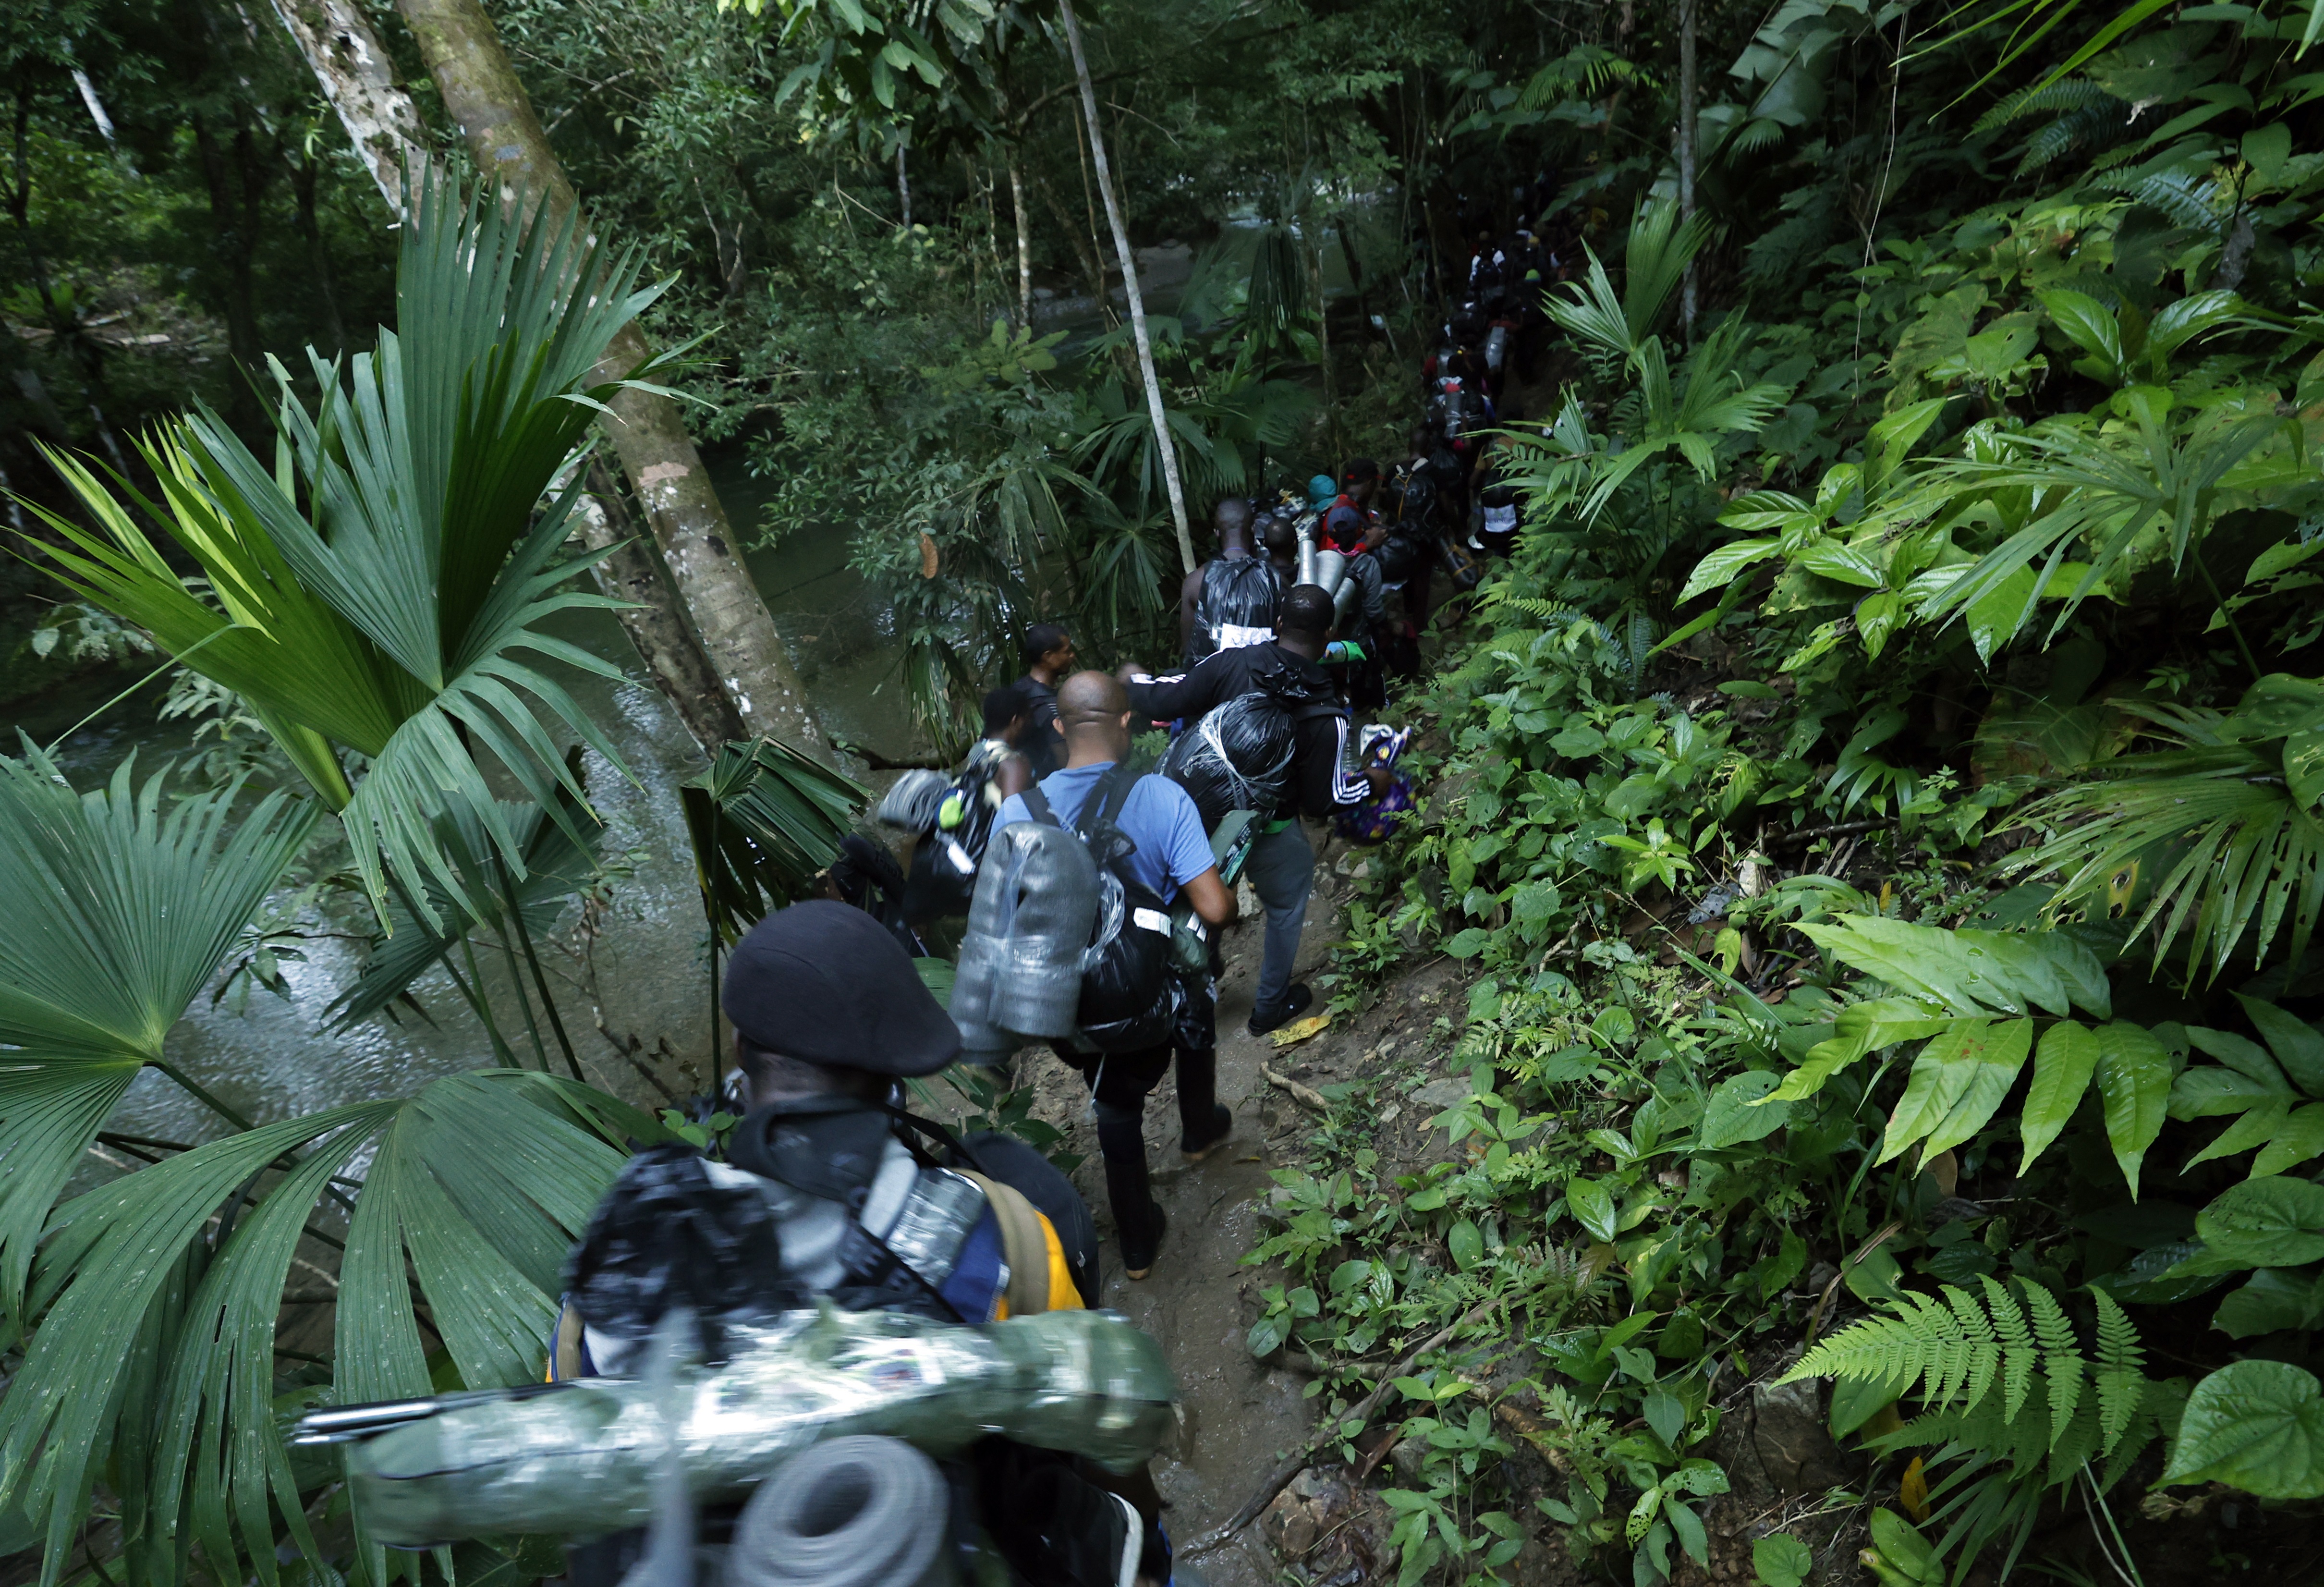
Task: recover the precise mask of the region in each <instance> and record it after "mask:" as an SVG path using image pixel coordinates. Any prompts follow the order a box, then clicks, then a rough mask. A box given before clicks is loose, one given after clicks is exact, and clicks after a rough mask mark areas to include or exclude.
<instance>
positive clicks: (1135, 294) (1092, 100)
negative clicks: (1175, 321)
mask: <svg viewBox="0 0 2324 1587" xmlns="http://www.w3.org/2000/svg"><path fill="white" fill-rule="evenodd" d="M1057 8H1058V11H1059V13H1060V14H1061V15H1062V17H1063V19H1064V22H1065V42H1066V44H1067V45H1068V46H1070V47H1071V49H1072V50H1073V54H1074V79H1075V80H1076V81H1077V82H1079V83H1080V84H1081V89H1082V115H1083V117H1084V120H1086V121H1087V122H1088V124H1089V136H1090V163H1091V164H1093V165H1094V166H1095V167H1096V168H1097V189H1098V191H1099V192H1100V193H1102V194H1103V195H1104V197H1105V217H1106V219H1107V221H1108V222H1109V223H1111V226H1112V227H1113V251H1114V252H1115V253H1116V254H1120V256H1121V284H1122V288H1123V290H1124V291H1127V292H1128V293H1129V294H1130V334H1131V335H1132V336H1133V337H1136V338H1137V341H1138V373H1139V374H1141V375H1143V376H1145V378H1146V411H1147V415H1148V417H1149V418H1150V419H1152V420H1154V444H1155V445H1156V446H1157V447H1159V448H1160V449H1161V453H1162V483H1163V484H1164V485H1165V486H1166V487H1167V489H1168V491H1169V493H1170V516H1171V518H1172V520H1173V521H1176V524H1177V526H1178V558H1179V560H1180V561H1181V562H1183V563H1185V570H1186V571H1187V572H1189V573H1192V572H1193V571H1194V532H1193V531H1192V530H1191V529H1190V528H1189V527H1188V525H1187V522H1186V491H1185V486H1184V485H1182V484H1179V483H1178V448H1177V447H1176V446H1174V445H1173V444H1172V443H1171V440H1170V421H1169V420H1168V419H1167V417H1166V416H1165V415H1164V413H1163V411H1162V378H1161V376H1160V375H1158V374H1156V373H1155V371H1154V343H1153V341H1152V339H1151V338H1150V337H1148V335H1147V334H1146V300H1145V297H1144V296H1143V295H1142V294H1141V293H1140V292H1139V290H1138V259H1137V256H1136V255H1135V254H1132V253H1131V252H1130V224H1129V222H1127V221H1126V220H1124V219H1123V218H1122V215H1121V198H1120V195H1119V194H1118V193H1116V192H1115V190H1114V186H1113V171H1112V170H1111V167H1110V166H1108V164H1107V163H1106V158H1105V134H1103V133H1102V131H1100V130H1099V126H1098V115H1097V88H1096V87H1095V86H1094V85H1093V84H1092V83H1091V81H1090V71H1089V61H1088V60H1087V59H1086V58H1085V57H1084V55H1083V54H1082V30H1081V24H1080V23H1077V22H1075V21H1074V7H1073V0H1058V7H1057ZM1100 291H1101V294H1102V291H1103V289H1102V286H1101V289H1100ZM1101 301H1102V296H1101Z"/></svg>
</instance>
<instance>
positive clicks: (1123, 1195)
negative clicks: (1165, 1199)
mask: <svg viewBox="0 0 2324 1587" xmlns="http://www.w3.org/2000/svg"><path fill="white" fill-rule="evenodd" d="M1058 1056H1061V1057H1063V1058H1064V1059H1065V1061H1066V1062H1067V1063H1069V1064H1072V1065H1073V1066H1075V1067H1076V1068H1078V1069H1080V1070H1081V1072H1082V1078H1083V1079H1084V1081H1086V1082H1087V1083H1088V1084H1089V1088H1090V1096H1091V1099H1092V1100H1093V1101H1094V1102H1095V1103H1097V1149H1098V1151H1099V1152H1100V1154H1101V1155H1102V1157H1103V1158H1104V1159H1105V1195H1106V1200H1107V1201H1108V1202H1109V1203H1110V1204H1111V1205H1112V1207H1113V1224H1114V1228H1115V1230H1116V1231H1117V1232H1118V1233H1119V1235H1120V1240H1121V1249H1122V1251H1123V1253H1124V1254H1125V1256H1127V1257H1131V1258H1140V1259H1142V1258H1146V1257H1149V1256H1151V1255H1152V1253H1153V1250H1154V1246H1155V1242H1156V1241H1157V1240H1158V1239H1160V1237H1161V1229H1160V1227H1159V1221H1158V1220H1157V1218H1156V1217H1155V1214H1154V1191H1153V1186H1152V1185H1151V1184H1150V1182H1149V1181H1148V1177H1147V1174H1146V1099H1147V1098H1148V1096H1150V1095H1152V1094H1153V1092H1154V1088H1155V1087H1156V1086H1157V1085H1159V1084H1162V1077H1163V1076H1164V1075H1167V1074H1168V1073H1169V1072H1170V1066H1171V1063H1172V1061H1173V1059H1174V1058H1175V1060H1176V1063H1177V1066H1178V1125H1179V1130H1180V1131H1181V1133H1182V1134H1183V1135H1184V1136H1185V1139H1187V1140H1196V1139H1198V1138H1199V1137H1201V1136H1202V1135H1204V1134H1207V1133H1208V1132H1209V1131H1210V1129H1211V1122H1212V1121H1211V1112H1212V1109H1213V1107H1215V1106H1216V1105H1217V1103H1218V1075H1219V1057H1218V1048H1217V1047H1213V1046H1207V1045H1206V1046H1203V1047H1180V1046H1177V1045H1176V1044H1175V1043H1171V1042H1163V1043H1161V1044H1160V1045H1158V1046H1156V1047H1148V1048H1146V1049H1145V1050H1143V1051H1141V1052H1133V1053H1076V1052H1070V1051H1068V1052H1063V1053H1060V1054H1059V1055H1058ZM1136 1265H1143V1264H1142V1262H1140V1263H1139V1264H1136ZM1090 1304H1092V1305H1093V1306H1094V1305H1096V1304H1097V1303H1096V1301H1095V1300H1094V1299H1093V1300H1092V1301H1091V1303H1090Z"/></svg>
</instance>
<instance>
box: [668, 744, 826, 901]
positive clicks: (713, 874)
mask: <svg viewBox="0 0 2324 1587" xmlns="http://www.w3.org/2000/svg"><path fill="white" fill-rule="evenodd" d="M678 795H679V798H680V799H681V800H682V801H683V803H684V805H685V807H686V831H687V836H688V837H690V838H692V839H693V841H694V865H695V878H696V881H697V882H699V884H700V885H701V888H702V903H703V909H704V910H705V913H707V914H708V916H709V918H710V924H711V927H712V929H713V930H715V932H716V933H717V934H718V937H719V940H720V941H722V942H726V943H732V942H734V941H736V940H738V939H739V938H740V937H742V933H743V932H745V931H747V930H749V929H750V928H751V927H752V926H754V925H756V924H757V923H758V921H759V919H760V918H761V916H763V915H765V914H766V913H767V911H768V910H770V909H777V908H779V907H780V906H781V905H784V904H787V903H789V902H790V901H792V900H794V899H797V898H799V897H801V896H803V895H804V894H805V892H806V890H807V887H808V885H809V884H810V883H812V882H813V881H814V880H815V876H816V872H819V871H821V870H822V869H823V868H824V867H825V866H826V865H828V864H830V863H831V862H832V860H833V859H834V858H835V857H836V856H837V854H838V853H839V845H840V841H841V840H842V839H843V838H844V837H845V836H846V835H847V833H848V829H849V825H850V823H851V822H852V820H853V817H854V816H855V813H856V812H857V811H859V810H861V809H862V807H863V806H864V805H865V803H866V802H867V801H869V800H870V798H871V792H870V790H868V789H864V788H862V787H860V786H858V785H857V784H856V783H855V782H853V780H850V779H848V778H846V777H844V776H842V775H841V774H840V773H838V772H836V771H834V770H831V769H830V768H829V767H827V766H823V765H820V764H818V763H816V761H810V760H808V759H807V757H806V756H805V755H802V754H800V753H799V752H798V751H797V750H794V749H792V748H791V747H790V746H789V745H788V744H783V743H777V742H776V741H775V740H773V739H768V738H762V739H760V740H757V741H756V742H754V743H731V744H724V745H721V746H720V748H719V751H718V753H717V754H716V755H715V757H713V758H712V760H711V762H710V768H709V770H706V771H705V772H703V773H702V774H701V775H700V776H699V777H696V778H692V779H690V780H687V782H686V783H684V784H682V785H681V786H680V787H679V789H678Z"/></svg>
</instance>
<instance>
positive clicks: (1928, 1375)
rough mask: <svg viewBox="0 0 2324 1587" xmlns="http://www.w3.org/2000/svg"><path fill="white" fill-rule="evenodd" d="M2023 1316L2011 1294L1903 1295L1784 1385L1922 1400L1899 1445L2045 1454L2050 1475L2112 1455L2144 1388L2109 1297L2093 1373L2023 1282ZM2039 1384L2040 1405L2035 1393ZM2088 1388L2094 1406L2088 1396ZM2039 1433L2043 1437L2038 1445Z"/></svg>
mask: <svg viewBox="0 0 2324 1587" xmlns="http://www.w3.org/2000/svg"><path fill="white" fill-rule="evenodd" d="M1982 1287H1983V1295H1982V1296H1977V1295H1972V1294H1970V1293H1969V1291H1968V1290H1966V1289H1961V1288H1959V1287H1955V1286H1953V1285H1950V1284H1948V1285H1945V1286H1943V1287H1942V1290H1941V1296H1930V1295H1923V1294H1921V1293H1918V1292H1916V1291H1907V1292H1906V1293H1905V1294H1904V1296H1902V1297H1901V1298H1899V1299H1896V1300H1893V1301H1890V1302H1889V1303H1887V1304H1888V1308H1889V1309H1888V1315H1885V1316H1876V1317H1872V1318H1869V1319H1867V1320H1866V1321H1864V1322H1861V1323H1858V1324H1855V1325H1854V1326H1852V1327H1849V1328H1844V1329H1842V1330H1840V1332H1839V1333H1835V1334H1833V1335H1832V1336H1831V1338H1830V1339H1827V1340H1825V1341H1824V1342H1821V1344H1818V1345H1817V1346H1816V1347H1815V1348H1814V1349H1812V1350H1811V1351H1809V1352H1807V1354H1806V1355H1804V1356H1803V1357H1802V1358H1801V1359H1800V1361H1799V1364H1798V1365H1797V1366H1794V1368H1793V1369H1792V1370H1790V1371H1789V1372H1787V1373H1785V1374H1784V1377H1783V1378H1782V1379H1780V1381H1782V1382H1784V1383H1791V1382H1796V1381H1798V1380H1799V1379H1805V1378H1838V1379H1845V1380H1847V1381H1849V1382H1856V1383H1870V1384H1877V1385H1878V1386H1879V1387H1880V1388H1881V1389H1883V1390H1884V1391H1886V1392H1889V1393H1893V1394H1895V1396H1896V1397H1897V1398H1904V1396H1906V1395H1908V1394H1912V1393H1914V1392H1915V1391H1916V1390H1917V1392H1918V1393H1919V1395H1920V1397H1921V1399H1922V1401H1923V1405H1924V1406H1925V1407H1926V1414H1925V1415H1924V1416H1922V1417H1920V1418H1919V1419H1918V1420H1917V1421H1916V1423H1914V1424H1912V1425H1910V1426H1909V1427H1908V1432H1909V1434H1910V1436H1909V1437H1905V1438H1904V1440H1903V1442H1905V1443H1912V1444H1927V1443H1932V1442H1941V1441H1943V1440H1945V1439H1958V1440H1960V1441H1962V1442H1964V1443H1969V1444H1973V1446H1974V1447H1978V1448H1980V1449H1984V1450H1987V1452H1989V1453H2005V1452H2006V1453H2012V1458H2013V1459H2016V1460H2018V1461H2019V1462H2020V1463H2021V1464H2027V1463H2031V1462H2032V1461H2033V1460H2034V1459H2038V1458H2039V1457H2040V1456H2041V1455H2042V1454H2043V1453H2048V1454H2049V1455H2050V1456H2051V1457H2052V1468H2053V1470H2057V1471H2062V1470H2067V1469H2070V1468H2072V1467H2078V1466H2079V1465H2080V1463H2081V1462H2083V1461H2085V1460H2088V1459H2089V1458H2090V1456H2092V1455H2094V1454H2112V1453H2115V1451H2116V1448H2117V1447H2118V1446H2119V1445H2120V1444H2122V1443H2123V1442H2124V1440H2125V1439H2126V1437H2128V1436H2129V1435H2131V1434H2132V1433H2133V1431H2134V1430H2135V1428H2136V1427H2137V1426H2138V1425H2139V1412H2140V1410H2141V1407H2144V1404H2145V1403H2146V1399H2147V1389H2148V1384H2147V1379H2146V1375H2145V1373H2144V1370H2142V1361H2143V1355H2142V1352H2141V1349H2140V1345H2139V1342H2138V1331H2137V1329H2136V1328H2135V1326H2134V1325H2133V1324H2132V1323H2131V1321H2130V1319H2129V1318H2128V1317H2127V1316H2126V1315H2124V1313H2123V1310H2122V1308H2121V1307H2120V1306H2117V1305H2116V1304H2115V1302H2114V1300H2113V1298H2112V1297H2111V1296H2107V1295H2106V1294H2104V1293H2102V1292H2094V1293H2096V1294H2097V1300H2098V1341H2097V1354H2098V1365H2097V1367H2096V1368H2095V1369H2093V1368H2092V1366H2091V1365H2090V1363H2089V1360H2088V1359H2087V1358H2086V1357H2085V1356H2084V1354H2083V1352H2082V1348H2081V1342H2080V1337H2079V1335H2078V1334H2077V1333H2076V1332H2075V1330H2074V1324H2073V1322H2072V1319H2070V1317H2068V1316H2067V1315H2066V1310H2065V1307H2064V1306H2061V1305H2060V1304H2059V1301H2058V1297H2057V1296H2054V1295H2052V1293H2051V1292H2050V1291H2049V1290H2047V1289H2045V1288H2043V1287H2042V1286H2041V1285H2039V1284H2035V1283H2033V1282H2031V1281H2028V1280H2020V1281H2018V1286H2017V1287H2018V1288H2020V1289H2022V1290H2023V1291H2024V1300H2025V1307H2026V1311H2030V1312H2031V1314H2032V1317H2033V1321H2032V1325H2031V1327H2030V1328H2029V1327H2028V1325H2027V1322H2026V1315H2025V1312H2021V1311H2020V1310H2019V1309H2018V1304H2017V1299H2016V1297H2015V1296H2014V1295H2012V1294H2011V1292H2010V1290H2009V1288H2008V1287H2006V1286H2004V1285H2002V1284H1999V1283H1997V1282H1996V1281H1995V1280H1993V1279H1991V1278H1987V1279H1985V1280H1984V1281H1983V1286H1982ZM2037 1383H2042V1384H2046V1385H2047V1388H2048V1393H2047V1395H2046V1397H2045V1398H2044V1399H2043V1400H2039V1401H2037V1400H2035V1399H2034V1398H2033V1392H2032V1391H2033V1388H2034V1386H2035V1385H2036V1384H2037ZM2093 1387H2094V1388H2095V1389H2096V1399H2095V1405H2094V1406H2093V1405H2091V1404H2089V1403H2086V1400H2085V1391H2086V1390H2088V1389H2092V1388H2093ZM2043 1429H2046V1434H2047V1435H2046V1436H2043Z"/></svg>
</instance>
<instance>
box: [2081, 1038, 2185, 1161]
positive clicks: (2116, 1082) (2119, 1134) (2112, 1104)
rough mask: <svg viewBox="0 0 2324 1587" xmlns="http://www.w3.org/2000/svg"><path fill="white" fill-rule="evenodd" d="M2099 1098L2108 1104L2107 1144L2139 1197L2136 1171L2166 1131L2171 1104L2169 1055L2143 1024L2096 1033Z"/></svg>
mask: <svg viewBox="0 0 2324 1587" xmlns="http://www.w3.org/2000/svg"><path fill="white" fill-rule="evenodd" d="M2097 1079H2098V1098H2099V1100H2100V1101H2101V1102H2103V1103H2105V1104H2106V1127H2107V1140H2108V1141H2109V1142H2111V1143H2112V1144H2113V1147H2114V1160H2115V1161H2116V1163H2118V1164H2120V1165H2121V1166H2122V1176H2123V1177H2124V1178H2125V1179H2126V1180H2128V1181H2129V1182H2130V1198H2131V1200H2133V1201H2136V1200H2137V1199H2138V1167H2139V1164H2140V1162H2141V1161H2143V1160H2144V1158H2145V1156H2146V1149H2147V1148H2148V1147H2150V1146H2152V1145H2153V1144H2154V1138H2155V1137H2156V1136H2157V1135H2160V1134H2161V1133H2162V1132H2163V1118H2164V1114H2165V1111H2166V1109H2167V1108H2168V1106H2169V1103H2170V1100H2171V1055H2170V1053H2169V1052H2168V1051H2167V1050H2165V1049H2164V1047H2163V1044H2162V1043H2161V1042H2159V1041H2157V1040H2155V1039H2154V1037H2153V1033H2152V1032H2151V1031H2149V1030H2148V1029H2146V1028H2145V1027H2144V1026H2143V1025H2132V1024H2129V1023H2127V1022H2126V1021H2124V1020H2116V1021H2114V1022H2113V1023H2111V1024H2107V1025H2101V1026H2099V1027H2098V1067H2097Z"/></svg>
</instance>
